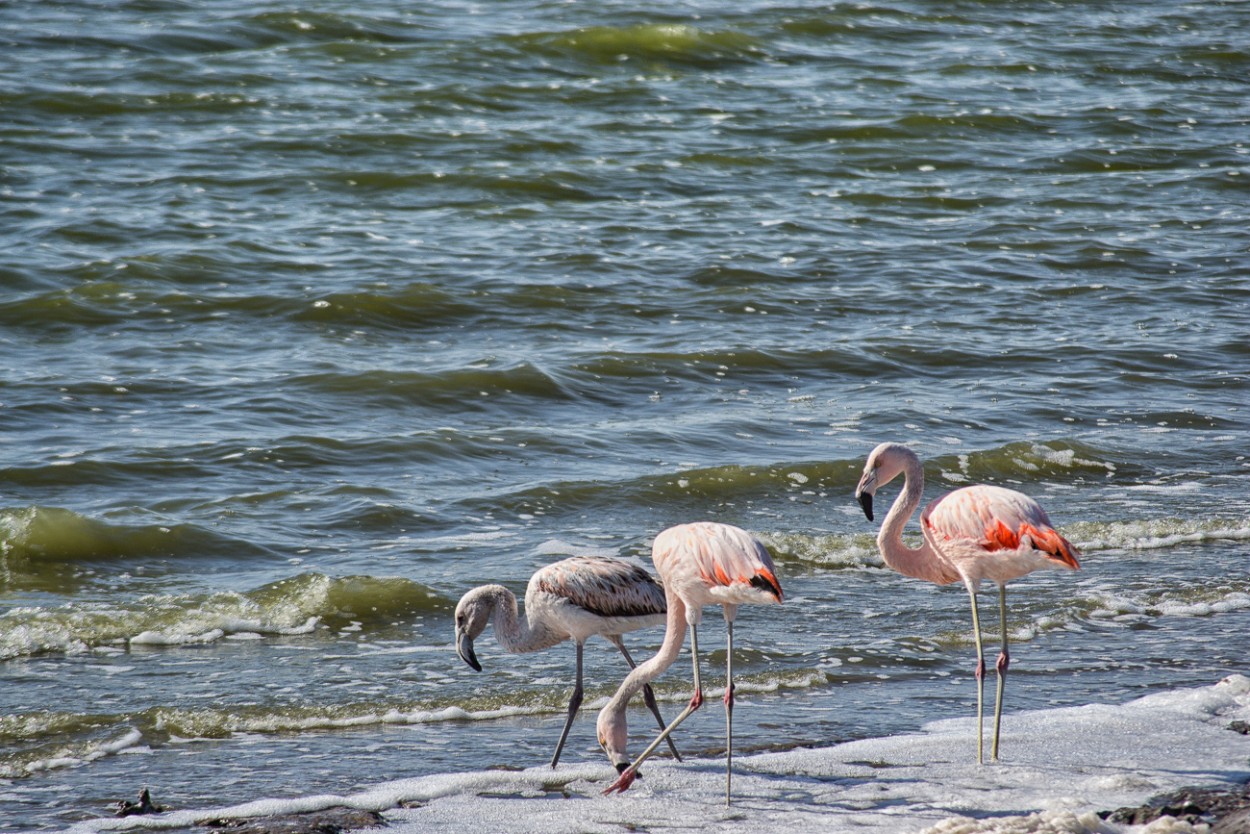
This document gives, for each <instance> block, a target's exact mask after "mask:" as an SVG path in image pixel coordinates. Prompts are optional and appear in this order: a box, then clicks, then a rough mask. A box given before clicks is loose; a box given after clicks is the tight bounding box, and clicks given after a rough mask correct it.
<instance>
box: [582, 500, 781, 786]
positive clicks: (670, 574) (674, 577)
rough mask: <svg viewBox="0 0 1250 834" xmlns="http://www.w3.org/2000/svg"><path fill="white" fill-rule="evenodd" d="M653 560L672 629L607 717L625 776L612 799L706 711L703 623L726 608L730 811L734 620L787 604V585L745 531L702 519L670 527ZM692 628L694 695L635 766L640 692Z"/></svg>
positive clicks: (602, 722) (604, 735) (603, 721)
mask: <svg viewBox="0 0 1250 834" xmlns="http://www.w3.org/2000/svg"><path fill="white" fill-rule="evenodd" d="M651 559H652V561H653V562H654V563H655V569H656V572H657V573H659V575H660V580H661V582H662V583H663V584H664V591H665V594H666V596H667V597H668V623H667V625H666V627H665V631H664V642H663V643H662V644H661V645H660V650H659V652H658V653H657V654H656V655H655V657H653V658H651V659H650V660H647V661H645V662H643V663H641V664H640V665H639V666H638V668H636V669H634V671H632V672H630V673H629V676H628V677H626V678H625V680H624V681H623V682H622V683H621V685H620V687H619V688H618V689H617V690H616V694H615V695H613V696H612V698H611V700H609V701H608V703H607V705H606V706H605V707H604V708H603V709H602V710H601V711H600V712H599V721H598V725H597V728H598V733H599V744H600V745H602V747H603V749H604V751H605V752H606V753H607V754H608V758H609V759H610V760H611V761H612V764H613V765H614V766H615V767H616V769H617V771H619V773H620V775H619V776H618V777H617V780H616V781H615V782H613V783H612V784H611V785H610V786H609V787H608V788H607V790H605V791H604V793H612V792H614V791H625V790H628V789H629V786H630V785H632V784H633V783H634V779H636V778H637V776H638V766H639V765H641V764H642V763H643V762H644V761H646V760H647V758H648V757H650V755H651V754H652V753H653V752H654V751H655V749H656V748H657V747H658V746H659V745H660V742H661V741H663V740H665V739H667V738H668V736H669V733H671V732H672V731H673V730H674V729H675V728H676V727H677V725H679V724H681V722H683V721H685V720H686V719H687V718H688V717H690V715H691V713H693V712H694V711H695V710H697V709H698V708H699V707H700V706H702V705H703V684H702V680H701V678H700V675H699V623H700V622H702V620H703V606H705V605H720V606H721V607H722V608H723V609H724V616H725V628H726V631H727V634H728V638H727V639H728V651H727V652H726V661H725V679H726V683H725V699H724V700H725V804H726V805H728V804H729V800H730V785H731V781H732V776H733V705H734V684H733V648H734V641H733V634H734V632H733V624H734V618H735V617H736V615H737V612H738V606H739V605H743V604H755V603H780V602H781V597H782V594H781V584H780V583H779V582H778V581H777V572H776V569H775V568H774V567H773V560H772V557H771V556H769V553H768V549H767V548H765V547H764V545H763V544H761V543H760V542H759V541H758V540H757V539H756V538H755V537H753V536H752V535H751V534H749V533H747V532H746V531H745V530H742V529H740V528H738V527H734V526H732V525H729V524H719V523H717V522H712V521H702V522H696V523H694V524H681V525H678V526H676V527H670V528H668V529H667V530H665V531H663V532H662V533H660V534H659V535H658V536H656V537H655V542H654V544H653V545H652V549H651ZM687 626H689V627H690V654H691V657H692V659H693V662H694V695H693V697H691V699H690V703H689V704H688V705H687V706H686V708H685V709H684V710H683V711H682V712H681V714H680V715H678V716H677V717H676V718H675V719H673V722H672V723H671V724H669V725H668V726H667V727H665V728H664V730H663V731H662V732H661V733H660V734H659V735H658V736H656V738H655V740H654V741H652V742H651V744H650V746H648V747H647V748H646V749H645V750H643V751H642V753H641V755H639V756H638V758H637V759H635V760H634V761H633V763H632V764H631V763H630V761H629V756H628V755H627V754H626V741H627V738H628V732H627V726H626V719H625V707H626V706H627V705H628V704H629V700H630V698H632V697H633V695H634V693H636V692H637V691H638V689H639V688H640V687H642V686H645V685H646V684H647V683H648V682H649V681H652V680H655V679H656V678H657V677H659V676H660V675H661V674H663V672H664V670H666V669H667V668H668V667H669V666H672V665H673V662H674V661H675V660H677V655H678V654H679V653H680V652H681V644H682V642H684V640H685V636H686V627H687Z"/></svg>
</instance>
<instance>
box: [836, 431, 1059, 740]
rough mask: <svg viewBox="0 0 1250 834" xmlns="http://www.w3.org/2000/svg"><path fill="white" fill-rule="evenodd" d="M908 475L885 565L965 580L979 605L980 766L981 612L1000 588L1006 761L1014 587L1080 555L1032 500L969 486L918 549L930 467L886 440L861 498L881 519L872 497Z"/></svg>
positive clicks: (999, 700) (930, 517)
mask: <svg viewBox="0 0 1250 834" xmlns="http://www.w3.org/2000/svg"><path fill="white" fill-rule="evenodd" d="M899 475H902V476H903V489H902V492H900V493H899V496H898V497H897V498H896V499H895V500H894V503H893V504H892V505H891V506H890V511H889V512H888V513H887V514H886V517H885V519H884V520H883V521H882V522H881V532H880V533H879V534H878V536H877V546H878V548H879V549H880V550H881V557H882V558H883V559H884V560H885V563H886V564H887V565H889V566H890V567H891V568H893V569H894V570H896V571H898V572H899V573H901V574H903V575H904V576H912V577H916V578H918V579H926V580H928V581H930V582H935V583H937V584H938V585H949V584H951V583H952V582H957V581H962V582H963V583H964V586H965V587H966V588H967V589H968V595H969V599H970V600H971V604H972V629H973V636H974V638H975V639H976V644H977V668H976V677H977V761H982V760H983V759H984V754H983V748H982V744H983V741H982V737H983V735H984V728H983V718H982V713H983V704H984V697H985V696H984V681H985V658H984V654H983V649H982V645H981V623H980V617H979V615H978V614H977V596H976V595H977V590H978V589H979V588H980V586H981V582H982V580H989V581H991V582H994V583H995V584H997V585H998V601H999V606H998V610H999V621H1000V625H1001V628H1002V651H1001V652H1000V653H999V655H998V662H997V664H996V668H997V670H998V689H997V694H996V697H995V701H994V744H993V751H992V756H993V758H994V759H997V758H998V743H999V730H1000V726H1001V721H1002V708H1003V686H1004V684H1005V682H1006V678H1007V667H1008V665H1009V663H1010V655H1009V653H1008V651H1007V583H1008V582H1009V581H1011V580H1013V579H1019V578H1020V577H1022V576H1025V575H1027V574H1030V573H1032V572H1033V571H1035V570H1039V569H1041V568H1067V569H1070V570H1076V569H1078V568H1079V567H1080V563H1079V562H1078V561H1077V557H1078V556H1079V555H1080V553H1079V551H1078V550H1077V549H1076V548H1075V547H1074V546H1073V545H1072V543H1071V542H1070V541H1068V540H1067V539H1066V538H1064V537H1063V536H1062V535H1061V534H1060V533H1059V532H1058V531H1057V530H1055V528H1054V527H1053V526H1052V525H1051V523H1050V519H1049V518H1048V517H1047V515H1046V511H1045V510H1043V509H1042V507H1041V505H1040V504H1038V503H1037V502H1036V501H1034V500H1033V499H1032V498H1030V497H1029V496H1027V495H1025V494H1023V493H1021V492H1017V491H1016V490H1014V489H1006V488H1004V487H998V486H989V485H986V484H978V485H975V486H968V487H962V488H960V489H956V490H954V491H952V492H948V493H946V494H945V495H941V496H939V497H938V498H935V499H934V500H933V501H931V502H930V503H929V505H928V506H927V507H925V509H924V512H922V513H921V514H920V529H921V532H922V533H923V534H924V541H923V543H922V544H921V546H920V547H918V548H912V547H908V546H907V545H906V544H904V542H903V528H904V527H906V525H907V520H908V519H909V518H911V515H912V513H913V512H915V510H916V507H918V506H920V498H921V495H922V494H923V492H924V467H923V466H922V465H921V463H920V458H918V457H916V453H915V452H913V451H912V450H911V449H908V448H907V447H906V446H903V445H901V444H899V443H882V444H881V445H880V446H878V447H877V448H875V449H873V450H872V454H870V455H869V456H868V461H867V463H865V465H864V474H863V476H862V477H860V479H859V484H858V485H857V486H856V487H855V497H856V499H857V500H858V501H859V503H860V505H861V506H862V507H863V508H864V514H865V515H866V516H868V520H869V521H871V520H872V518H873V513H872V499H873V495H874V494H875V493H876V491H877V489H878V488H880V487H882V486H884V485H885V484H887V483H889V482H890V481H892V480H894V479H895V478H896V477H898V476H899Z"/></svg>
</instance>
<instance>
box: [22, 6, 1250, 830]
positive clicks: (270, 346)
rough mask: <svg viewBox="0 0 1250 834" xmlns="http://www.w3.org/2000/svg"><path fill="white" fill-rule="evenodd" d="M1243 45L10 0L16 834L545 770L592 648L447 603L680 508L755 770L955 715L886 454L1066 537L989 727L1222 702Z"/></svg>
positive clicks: (930, 601) (1247, 510) (555, 11)
mask: <svg viewBox="0 0 1250 834" xmlns="http://www.w3.org/2000/svg"><path fill="white" fill-rule="evenodd" d="M1246 9H1247V7H1246V5H1245V4H1244V3H1238V2H1213V1H1212V2H1193V3H1182V4H1144V5H1143V4H1130V3H1118V2H1092V3H1090V2H1086V3H1069V2H1009V3H1003V2H971V0H969V1H968V2H963V1H959V0H957V2H950V3H944V4H941V5H940V6H936V5H933V4H927V3H919V2H897V3H889V4H849V3H832V4H829V3H778V2H769V1H765V0H760V2H748V3H745V4H744V3H738V4H714V3H707V2H692V3H686V4H660V3H633V4H624V3H618V2H612V0H609V2H598V3H593V4H590V3H564V2H560V3H555V2H541V0H516V1H515V2H512V1H511V0H510V1H509V2H506V3H491V4H477V3H471V2H463V3H440V4H433V5H427V6H411V5H409V6H403V5H396V4H389V3H378V2H371V0H364V2H355V3H350V4H348V3H336V2H327V3H319V4H314V5H305V6H292V5H290V4H286V3H282V2H246V3H245V2H236V1H234V0H223V2H218V3H211V4H207V5H205V4H193V3H183V2H173V0H144V1H143V2H137V1H136V2H99V3H95V2H92V3H88V2H61V1H60V0H48V1H44V2H9V3H5V4H3V5H0V356H2V357H3V362H2V363H0V829H3V830H5V831H8V830H14V831H25V830H43V829H55V828H60V827H63V826H65V825H68V824H71V823H73V822H75V821H78V820H82V819H85V818H91V817H95V816H100V815H104V814H107V809H106V807H105V806H106V805H107V803H108V802H110V801H112V800H116V799H120V798H123V797H126V798H128V797H131V796H132V795H133V794H134V792H135V791H136V790H137V789H138V788H139V787H140V786H142V785H149V786H151V787H152V788H153V790H154V792H155V793H156V794H157V796H158V799H160V800H161V801H165V802H168V803H169V804H172V805H175V806H178V807H196V806H206V805H213V804H219V803H222V802H229V801H240V800H243V799H248V798H252V797H255V796H291V795H298V794H302V793H310V792H319V791H332V792H346V791H349V790H351V789H352V788H353V787H357V786H363V785H370V784H374V783H376V782H379V781H381V780H384V779H389V778H398V777H404V776H413V775H421V774H426V773H438V772H456V771H468V770H477V769H482V768H487V767H493V766H499V765H508V766H529V765H532V764H535V763H541V762H543V761H546V759H547V758H548V756H549V754H550V749H551V747H552V746H553V744H554V740H555V737H556V735H558V732H559V726H560V724H561V722H562V714H563V709H564V703H565V699H566V698H567V691H568V687H569V685H570V681H571V676H572V668H573V659H572V650H571V648H558V649H554V650H551V651H548V652H545V653H542V654H540V655H534V656H526V657H512V656H507V655H504V654H502V652H501V651H499V650H498V647H497V646H496V644H495V643H494V642H493V639H492V638H490V637H484V638H483V639H482V640H481V641H480V643H479V657H481V658H482V660H483V664H484V666H485V667H486V671H485V672H484V673H481V674H476V673H474V672H472V671H471V670H470V669H469V668H468V667H466V666H464V665H463V664H461V663H460V661H459V660H458V659H457V658H456V656H455V652H454V650H453V646H452V639H451V637H452V634H451V629H452V626H451V612H452V609H453V607H454V605H455V602H456V600H457V599H458V598H459V597H460V595H461V594H462V593H463V592H464V591H466V590H468V589H469V588H470V587H473V586H474V585H477V584H482V583H485V582H494V581H498V582H502V583H504V584H506V585H508V586H509V587H511V588H513V589H514V590H517V591H518V592H519V591H520V590H521V589H523V588H524V584H525V581H526V579H527V578H528V576H529V575H530V574H531V573H532V572H533V571H534V570H535V569H536V568H538V567H539V566H541V565H543V564H546V563H548V562H550V561H554V560H555V559H558V558H561V557H562V556H564V555H567V554H572V553H604V554H608V555H618V556H624V557H642V558H643V559H644V561H647V560H646V554H647V544H648V542H649V539H650V538H651V537H652V536H653V535H654V534H655V533H657V532H658V531H660V530H661V529H663V528H664V527H666V526H669V525H670V524H673V523H678V522H681V521H688V520H693V519H696V518H704V517H707V518H714V519H717V520H722V521H727V522H731V523H735V524H739V525H741V526H743V527H746V528H748V529H750V530H752V531H753V532H755V533H757V534H758V535H760V536H761V537H763V538H764V539H765V540H766V541H768V542H769V544H770V545H771V546H772V548H773V550H774V552H775V555H776V559H777V562H778V565H779V570H780V571H781V579H782V583H783V585H784V586H785V588H786V591H787V594H788V600H787V604H786V605H785V606H783V607H782V608H779V609H776V610H772V609H770V610H749V611H744V612H743V614H742V616H741V619H740V620H739V622H740V627H739V631H738V644H739V646H740V647H741V648H742V650H743V651H742V655H741V657H740V658H739V659H737V660H736V668H737V669H738V670H739V672H740V674H741V675H742V676H743V678H742V681H741V683H740V687H739V693H740V697H741V699H742V707H741V709H740V711H739V715H740V718H739V721H738V727H737V730H738V732H740V733H741V734H742V744H743V746H744V749H752V748H755V749H758V748H764V747H783V748H784V747H787V746H793V745H798V744H827V743H834V742H837V741H842V740H845V739H848V738H858V737H870V736H879V735H886V734H889V733H893V732H902V731H908V730H912V729H914V728H916V727H918V726H920V725H921V724H922V723H923V722H924V721H926V720H929V719H932V718H938V717H950V716H959V715H965V714H967V712H968V710H969V709H970V708H971V703H972V700H971V698H972V694H973V690H972V685H971V683H970V681H969V680H968V675H969V672H970V670H971V666H972V657H971V635H970V634H969V625H968V618H967V612H966V601H965V599H964V595H963V594H962V593H961V592H959V591H958V590H952V589H945V590H941V589H937V588H934V587H930V586H927V585H923V584H921V583H918V582H914V581H910V580H905V579H902V578H901V577H898V576H896V575H894V574H893V573H891V572H889V571H887V570H885V569H884V568H883V567H882V565H881V563H880V560H879V557H877V555H876V552H875V545H874V541H873V537H874V536H875V532H876V527H875V525H872V524H869V523H868V522H866V521H865V520H864V518H863V516H862V514H861V513H860V512H859V508H858V507H857V506H856V505H855V503H854V501H853V499H852V497H851V492H852V490H853V489H854V485H855V481H856V479H857V477H858V472H859V469H860V467H861V466H862V462H863V458H864V456H865V455H866V454H867V452H868V451H869V450H870V449H871V448H872V447H873V446H874V445H876V443H877V442H879V441H881V440H885V439H896V440H903V441H906V442H908V443H910V444H912V445H913V446H914V447H915V448H916V449H917V450H918V451H919V452H920V453H921V454H922V455H923V456H924V457H926V458H927V459H928V461H929V463H928V467H927V474H928V477H929V479H930V486H929V489H928V491H927V496H928V497H934V496H936V495H937V494H938V492H939V491H940V490H941V489H943V488H950V487H952V486H956V485H960V484H963V483H969V482H975V481H986V482H993V483H1000V484H1005V485H1009V486H1013V487H1016V488H1018V489H1021V490H1024V491H1026V492H1028V493H1029V494H1031V495H1033V496H1035V497H1036V498H1038V499H1039V500H1040V501H1042V503H1043V504H1044V505H1045V506H1046V507H1047V509H1048V511H1049V512H1050V515H1051V517H1052V518H1053V519H1054V521H1055V522H1056V523H1057V524H1058V525H1059V526H1060V527H1061V528H1062V529H1063V530H1064V532H1065V533H1067V534H1068V535H1069V536H1071V537H1072V538H1073V539H1074V541H1075V542H1076V543H1077V544H1078V546H1080V547H1081V548H1082V550H1083V552H1084V554H1085V558H1084V566H1085V570H1084V571H1082V572H1081V573H1080V574H1076V575H1067V574H1064V575H1058V574H1048V575H1034V576H1032V577H1030V578H1029V579H1027V580H1024V581H1022V582H1020V583H1019V585H1018V587H1017V590H1016V591H1015V592H1014V593H1013V599H1014V601H1015V603H1016V605H1015V607H1014V609H1013V622H1012V626H1013V629H1014V639H1015V640H1017V641H1018V643H1019V645H1018V647H1017V651H1016V653H1015V655H1014V663H1013V667H1012V668H1013V672H1014V673H1015V674H1017V675H1018V678H1017V679H1018V681H1019V683H1018V684H1017V685H1016V686H1015V690H1014V694H1013V698H1012V700H1010V701H1009V707H1011V708H1014V709H1027V708H1036V707H1041V706H1047V705H1054V704H1080V703H1089V702H1108V701H1121V700H1125V699H1128V698H1130V697H1134V696H1135V695H1137V694H1140V693H1141V692H1143V691H1148V690H1152V689H1159V688H1168V687H1174V686H1188V685H1203V684H1209V683H1211V682H1214V681H1215V680H1218V679H1219V678H1220V677H1222V676H1223V675H1225V674H1227V673H1229V672H1230V671H1242V672H1245V671H1246V668H1247V667H1246V661H1245V657H1246V656H1247V651H1248V650H1250V643H1248V642H1247V638H1246V634H1247V624H1248V622H1250V620H1248V617H1250V572H1248V571H1247V569H1246V559H1245V551H1246V546H1247V541H1250V463H1248V461H1247V455H1248V454H1250V424H1248V422H1247V405H1248V404H1250V384H1248V383H1247V375H1248V369H1250V251H1248V250H1250V217H1248V214H1250V211H1248V210H1247V207H1248V206H1250V188H1248V186H1250V166H1248V165H1247V161H1248V157H1247V154H1248V153H1250V125H1248V124H1247V123H1248V122H1250V103H1248V102H1250V49H1248V48H1247V43H1248V42H1247V39H1246V37H1245V32H1246V24H1247V10H1246ZM648 564H649V562H648ZM711 622H712V623H713V624H714V623H715V617H713V618H712V620H711ZM712 634H713V635H714V634H715V630H714V629H713V631H712ZM659 636H660V635H659V632H658V631H656V632H654V633H643V634H638V635H634V636H633V638H632V639H631V640H630V641H629V642H630V643H631V645H632V646H634V647H635V650H634V653H635V655H641V656H645V655H646V654H647V653H648V651H649V649H650V647H651V646H654V645H655V644H656V643H657V642H658V640H659ZM705 639H706V640H710V641H712V642H713V644H715V642H716V641H718V640H719V637H717V636H709V637H708V638H705ZM601 645H602V647H601V648H597V649H595V650H594V651H591V652H589V653H588V674H589V675H590V677H591V680H592V686H591V689H590V692H589V693H588V701H587V703H588V704H592V705H593V704H594V703H595V701H596V699H602V698H604V697H606V696H607V694H609V693H610V691H611V688H612V686H613V684H614V682H615V681H616V680H618V679H619V677H620V676H621V674H622V669H621V668H620V667H621V664H620V661H619V658H617V657H615V656H614V652H613V651H612V650H611V649H610V648H605V647H606V644H601ZM723 661H724V654H723V651H719V652H716V651H714V652H713V653H712V657H711V662H712V663H713V664H721V663H723ZM679 668H680V670H681V671H678V669H674V670H673V671H672V672H670V673H669V674H668V675H667V676H665V677H664V678H663V679H661V681H660V682H659V683H660V685H659V687H658V689H659V694H660V696H661V698H662V699H665V700H667V701H668V705H667V706H668V707H669V709H670V710H671V709H673V708H674V707H675V706H676V705H678V704H680V703H682V702H684V701H685V699H686V698H687V697H688V695H689V690H688V686H689V683H688V680H687V678H686V677H685V676H686V675H687V674H688V672H686V670H685V666H684V665H682V666H680V667H679ZM592 712H593V711H588V714H587V715H586V716H584V717H583V719H582V721H581V722H579V724H578V725H576V726H575V729H574V733H573V737H572V739H571V741H570V747H569V749H568V750H567V751H566V754H565V755H566V757H567V758H568V759H569V760H570V761H600V760H602V761H604V766H605V768H606V767H607V764H606V759H604V758H603V756H602V753H601V752H599V750H598V748H597V746H596V744H595V739H594V734H593V730H592V723H591V722H592V720H593V715H592ZM474 719H477V720H474ZM633 723H634V725H635V726H637V727H645V726H647V725H646V723H645V722H644V721H643V720H642V719H641V718H640V719H639V720H638V721H635V722H633ZM689 726H690V729H689V730H688V731H687V730H685V729H683V733H684V734H685V740H684V742H683V744H684V746H685V747H687V748H688V749H689V750H690V751H691V752H692V753H694V754H695V755H699V754H701V753H707V754H711V753H712V752H713V751H715V750H716V749H717V746H718V744H719V743H720V741H719V739H718V733H719V732H720V731H721V725H720V724H719V722H718V721H705V722H701V723H692V724H690V725H689Z"/></svg>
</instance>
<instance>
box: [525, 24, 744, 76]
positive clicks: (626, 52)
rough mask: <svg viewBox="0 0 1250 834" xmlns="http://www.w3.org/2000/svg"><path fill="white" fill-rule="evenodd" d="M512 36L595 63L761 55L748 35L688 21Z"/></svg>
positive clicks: (715, 60) (704, 61) (717, 62)
mask: <svg viewBox="0 0 1250 834" xmlns="http://www.w3.org/2000/svg"><path fill="white" fill-rule="evenodd" d="M516 40H517V42H518V43H520V44H521V45H522V46H523V47H525V48H526V49H527V50H530V49H541V50H547V51H550V52H553V53H556V54H561V55H572V56H575V57H579V58H582V59H584V60H589V61H593V62H595V63H611V64H617V63H620V62H621V61H626V60H633V61H643V62H650V63H667V64H678V65H681V64H687V65H692V66H700V67H707V66H721V65H724V64H726V63H731V62H742V61H750V60H759V59H761V58H762V57H764V51H763V48H762V47H763V44H762V43H761V42H760V41H759V40H758V39H756V38H754V37H752V36H750V35H747V34H745V33H742V32H737V31H732V30H721V31H709V30H706V29H702V28H700V27H698V26H692V25H690V24H688V23H640V24H636V25H633V26H591V27H586V28H583V29H577V30H574V31H569V32H553V33H537V34H527V35H523V36H519V37H518V38H516Z"/></svg>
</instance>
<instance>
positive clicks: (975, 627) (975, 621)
mask: <svg viewBox="0 0 1250 834" xmlns="http://www.w3.org/2000/svg"><path fill="white" fill-rule="evenodd" d="M968 596H969V598H970V599H971V601H972V636H973V639H975V640H976V643H977V671H976V677H977V764H984V763H985V654H984V650H983V649H982V647H981V618H980V617H979V616H978V615H977V592H976V591H974V590H973V589H972V586H969V587H968Z"/></svg>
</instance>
